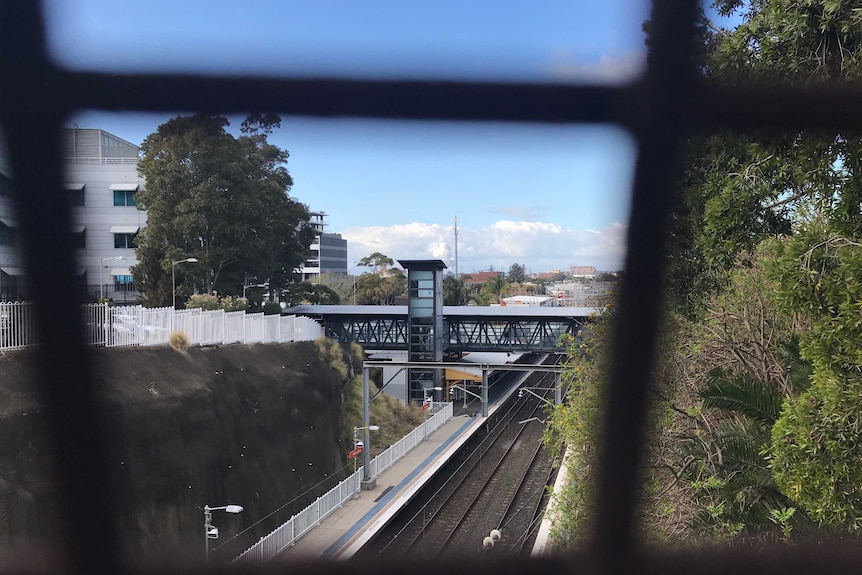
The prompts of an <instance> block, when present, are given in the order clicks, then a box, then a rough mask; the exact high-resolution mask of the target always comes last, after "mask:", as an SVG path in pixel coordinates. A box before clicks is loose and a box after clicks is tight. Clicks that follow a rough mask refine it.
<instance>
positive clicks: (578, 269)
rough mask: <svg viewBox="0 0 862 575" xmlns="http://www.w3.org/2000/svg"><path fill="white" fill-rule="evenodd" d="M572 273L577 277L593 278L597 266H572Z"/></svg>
mask: <svg viewBox="0 0 862 575" xmlns="http://www.w3.org/2000/svg"><path fill="white" fill-rule="evenodd" d="M571 274H572V276H574V277H576V278H592V277H595V276H596V267H595V266H572V270H571Z"/></svg>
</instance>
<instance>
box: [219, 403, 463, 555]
mask: <svg viewBox="0 0 862 575" xmlns="http://www.w3.org/2000/svg"><path fill="white" fill-rule="evenodd" d="M433 408H434V409H433V411H435V413H434V415H432V416H431V417H429V418H428V419H427V420H425V421H424V422H423V423H422V425H420V426H418V427H416V429H414V430H413V431H411V432H410V433H408V434H407V435H405V436H404V437H402V438H401V439H399V440H398V442H397V443H395V444H394V445H392V446H390V447H389V448H388V449H386V450H385V451H383V453H381V454H380V455H378V456H377V457H375V458H374V459H372V460H371V463H370V465H369V468H370V469H371V477H377V475H378V474H379V473H382V472H383V471H385V470H386V469H388V468H389V467H391V466H392V465H393V464H394V463H395V462H396V461H398V460H399V459H401V458H402V457H404V456H405V455H406V454H407V453H408V452H409V451H410V450H411V449H413V448H414V447H416V446H417V445H419V443H420V442H421V441H422V440H423V439H425V438H426V437H428V436H429V435H431V434H432V433H433V432H435V431H437V430H438V429H440V427H442V426H443V424H444V423H446V422H447V421H449V420H450V419H452V416H453V414H454V409H453V407H452V404H451V403H434V404H433ZM362 471H363V468H362V467H360V468H359V469H357V470H356V471H354V472H353V473H352V474H351V475H350V476H349V477H348V478H347V479H344V480H342V481H341V482H340V483H339V484H338V485H336V486H335V487H333V488H332V489H330V490H329V491H327V492H326V493H324V494H323V495H321V496H320V497H318V498H317V499H315V500H314V502H313V503H312V504H311V505H309V506H308V507H306V508H305V509H303V510H302V511H300V512H299V513H297V514H296V515H294V516H293V517H291V518H290V519H288V520H287V521H285V522H284V523H282V524H281V525H279V526H278V527H277V528H275V529H274V530H273V531H272V532H271V533H269V534H268V535H265V536H263V537H261V538H260V540H258V542H257V543H255V544H254V545H252V546H251V547H249V548H248V549H246V550H245V551H243V552H242V553H241V554H240V555H239V556H238V557H237V558H236V559H234V562H236V561H267V560H269V559H272V558H273V557H275V556H276V555H278V554H279V553H281V552H282V551H283V550H284V549H286V548H287V547H289V546H291V545H293V544H294V543H296V541H297V540H298V539H299V538H300V537H302V536H303V535H305V534H306V533H308V532H309V531H311V529H312V528H314V526H315V525H317V524H319V523H320V522H321V521H323V519H325V518H326V517H327V516H328V515H329V514H330V513H332V512H333V511H335V510H336V509H338V508H339V507H341V506H342V505H344V502H345V501H347V500H348V499H350V498H351V497H354V496H355V495H356V494H357V493H358V492H359V489H360V486H361V481H362Z"/></svg>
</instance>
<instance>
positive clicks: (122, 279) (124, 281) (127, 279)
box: [114, 276, 134, 291]
mask: <svg viewBox="0 0 862 575" xmlns="http://www.w3.org/2000/svg"><path fill="white" fill-rule="evenodd" d="M132 284H134V278H133V277H132V276H114V289H115V290H117V291H129V290H131V289H132Z"/></svg>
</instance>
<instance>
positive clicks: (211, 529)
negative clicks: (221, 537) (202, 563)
mask: <svg viewBox="0 0 862 575" xmlns="http://www.w3.org/2000/svg"><path fill="white" fill-rule="evenodd" d="M213 511H226V512H227V513H242V505H223V506H222V507H210V506H209V505H204V540H205V542H206V548H205V549H206V551H205V553H206V555H205V556H204V557H205V558H206V562H207V563H209V560H210V539H218V527H216V526H215V525H213V524H212V519H213V514H212V512H213Z"/></svg>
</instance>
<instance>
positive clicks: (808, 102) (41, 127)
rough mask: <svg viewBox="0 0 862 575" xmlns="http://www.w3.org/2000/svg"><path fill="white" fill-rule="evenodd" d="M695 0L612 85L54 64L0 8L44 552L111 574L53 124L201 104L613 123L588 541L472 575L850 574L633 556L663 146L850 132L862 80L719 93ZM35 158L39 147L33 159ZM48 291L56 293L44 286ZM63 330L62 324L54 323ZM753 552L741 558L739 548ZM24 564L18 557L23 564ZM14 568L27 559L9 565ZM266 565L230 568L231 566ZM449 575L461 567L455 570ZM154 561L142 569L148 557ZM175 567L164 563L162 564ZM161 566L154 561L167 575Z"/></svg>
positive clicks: (108, 518) (807, 564)
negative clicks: (621, 223)
mask: <svg viewBox="0 0 862 575" xmlns="http://www.w3.org/2000/svg"><path fill="white" fill-rule="evenodd" d="M696 5H697V2H695V1H694V0H655V1H654V6H653V13H652V16H651V32H652V36H651V44H650V53H649V57H648V62H647V69H646V71H645V72H644V74H643V75H642V76H641V77H640V78H639V79H637V80H636V81H634V82H632V83H630V84H627V85H623V86H615V87H609V86H598V85H579V86H574V85H566V84H531V83H487V82H484V83H482V82H444V81H421V80H417V81H397V80H381V81H377V80H345V79H308V78H292V77H273V78H260V77H254V78H244V77H236V76H233V77H200V76H193V75H183V74H106V73H95V72H82V71H69V70H65V69H60V68H58V67H56V66H55V65H54V64H53V63H52V62H51V61H50V59H49V57H48V54H47V48H46V42H45V28H44V23H43V20H42V16H41V3H40V2H37V1H35V0H8V1H6V2H2V3H0V67H2V72H3V74H2V76H3V78H5V79H6V80H7V81H6V83H5V84H4V85H3V87H2V88H0V123H2V129H3V131H4V133H5V135H6V137H7V143H8V154H9V159H10V162H11V166H12V169H13V173H14V174H15V179H16V182H17V183H18V185H16V186H14V187H13V192H12V195H13V198H14V204H15V207H16V209H17V213H18V219H19V224H20V230H19V231H20V238H19V239H20V245H21V247H22V251H23V255H24V260H25V269H26V271H27V274H28V275H29V276H30V278H31V279H32V284H33V292H32V296H33V301H34V303H35V306H36V312H37V313H36V317H37V326H38V329H39V332H40V333H41V339H42V341H43V345H42V346H41V348H39V351H38V354H39V357H38V361H37V364H38V369H39V376H40V377H39V386H40V388H39V390H40V393H41V397H42V399H43V401H44V403H45V404H46V412H48V413H51V414H52V416H51V418H50V419H49V425H48V432H49V434H50V439H51V441H52V445H53V447H54V455H55V465H54V469H55V472H56V473H58V474H60V475H61V476H62V477H63V478H64V479H65V480H66V489H65V492H64V494H63V503H62V509H61V518H60V520H61V522H62V524H63V529H62V531H63V533H64V534H65V538H64V540H63V541H62V542H61V543H60V547H59V548H57V549H56V550H55V553H56V556H57V557H58V558H59V559H61V560H63V561H64V562H63V565H65V567H66V570H67V571H70V572H80V573H88V574H89V573H117V572H121V571H125V570H129V569H130V568H134V570H137V571H145V570H146V567H145V566H141V565H134V566H125V567H124V566H123V565H122V561H123V559H122V558H121V556H120V554H119V552H118V551H117V545H116V544H117V540H116V535H115V534H116V529H115V528H114V524H115V522H116V520H117V519H116V509H117V507H116V502H117V501H118V500H119V498H120V494H118V493H115V492H113V491H112V489H113V487H112V486H111V485H110V484H109V483H108V482H107V480H106V478H107V477H108V473H107V457H106V454H107V453H108V449H109V445H108V441H109V434H108V433H107V431H106V417H105V412H104V411H103V405H102V404H101V403H100V402H99V400H98V395H97V389H98V387H99V386H98V382H97V380H96V378H95V377H93V368H92V361H91V359H92V358H91V353H90V350H88V349H87V348H86V347H85V345H84V337H83V335H84V332H83V326H82V324H81V318H80V317H79V316H80V314H79V313H78V312H77V307H76V306H74V305H70V304H71V303H72V302H74V301H78V302H83V301H84V293H83V290H80V291H75V290H78V289H79V288H77V287H76V286H78V284H79V282H76V281H75V267H74V259H73V249H72V247H71V245H70V243H69V242H68V241H66V240H67V238H66V237H65V234H66V232H65V230H68V229H70V224H71V218H70V209H69V207H68V205H66V204H67V203H66V202H51V201H47V202H46V201H43V198H50V197H55V195H56V193H57V192H56V191H57V190H60V189H62V181H63V180H62V163H61V161H60V157H61V146H60V129H61V127H62V126H63V124H64V121H65V119H66V118H67V117H68V115H69V114H71V113H72V112H74V111H75V110H78V109H102V110H132V111H141V112H165V111H177V110H199V111H201V112H206V113H222V114H231V113H243V112H248V111H253V110H259V111H277V112H280V113H283V114H289V115H300V116H316V117H328V118H329V117H345V118H356V117H365V118H390V119H403V120H428V121H439V120H446V121H458V120H462V121H473V122H481V121H497V122H536V123H549V124H574V123H583V122H590V123H607V124H615V125H618V126H621V127H623V128H625V129H627V130H629V132H630V133H631V134H632V135H633V136H634V138H635V139H636V141H637V144H638V149H639V152H638V160H637V166H636V170H635V183H634V191H633V198H632V207H631V217H630V220H629V230H628V246H629V249H628V253H627V256H626V262H625V268H626V276H627V281H626V282H625V283H624V285H623V287H622V290H621V293H620V303H619V311H620V313H619V320H618V325H617V330H616V332H615V333H616V336H615V340H614V353H615V355H616V356H617V357H620V358H624V359H625V360H624V361H613V362H612V365H613V367H612V372H611V373H610V375H609V378H610V379H609V384H610V385H609V395H608V411H607V415H606V417H605V420H604V428H603V443H602V445H601V446H600V449H599V467H598V471H597V473H598V482H597V484H598V486H599V493H598V497H597V501H596V503H595V505H596V508H595V511H596V517H597V523H596V525H595V528H594V530H593V534H592V540H591V541H590V542H589V544H588V546H587V548H586V549H585V550H584V551H583V552H582V553H580V554H578V555H575V556H571V557H556V558H550V559H543V560H540V561H528V560H523V559H511V558H500V560H498V561H495V560H493V558H492V557H490V556H488V555H486V556H484V557H483V561H482V562H481V563H476V564H475V565H472V566H470V570H471V571H473V572H475V573H482V574H484V573H489V574H490V573H495V574H496V573H499V572H501V570H502V572H513V571H514V572H519V573H526V572H528V570H529V571H536V570H540V571H544V572H553V571H560V572H561V571H564V570H565V571H571V570H575V569H578V570H581V569H588V570H590V571H592V572H595V573H608V574H610V573H623V572H632V571H644V572H656V573H690V572H692V571H694V570H697V571H699V572H701V573H727V572H752V573H754V572H757V573H759V574H764V573H788V572H789V573H796V572H803V571H806V570H810V571H817V572H835V571H841V572H860V571H862V569H860V567H862V561H860V559H859V557H860V555H859V554H858V552H855V551H854V550H853V549H849V550H848V549H846V548H845V549H843V550H840V551H835V550H830V552H828V553H827V552H826V551H825V550H824V549H822V548H819V549H816V550H811V549H801V548H798V547H796V548H784V549H779V550H774V551H771V552H769V553H766V552H759V553H756V552H745V551H727V552H722V551H714V552H704V551H698V552H685V551H683V552H655V553H652V554H651V555H650V556H649V557H648V558H647V557H646V556H644V555H643V554H641V553H640V552H638V551H637V549H636V545H635V541H634V538H633V533H632V526H633V516H634V504H635V501H636V487H637V472H636V470H637V463H638V459H639V457H640V453H641V452H640V442H641V433H642V427H643V423H644V417H645V386H646V381H647V374H648V371H649V366H650V361H651V358H652V354H653V349H654V336H655V333H654V331H655V326H656V325H657V324H658V322H657V319H658V315H659V307H660V303H661V293H660V287H661V273H660V272H661V270H662V267H663V266H662V259H663V258H662V250H663V241H664V231H665V219H666V215H667V210H668V207H669V199H670V198H669V193H670V189H671V183H672V177H673V169H674V156H675V152H676V151H677V149H678V147H679V143H680V141H681V139H682V138H683V137H684V136H685V135H686V134H687V133H688V132H689V131H691V130H693V129H701V128H707V129H713V128H719V127H724V128H746V129H800V128H812V127H816V128H844V129H857V130H858V129H859V128H860V125H862V111H860V108H859V106H858V102H859V101H860V96H862V91H860V90H859V89H858V88H853V89H845V90H841V91H837V90H836V91H829V90H813V89H810V90H809V89H796V88H788V87H786V86H754V87H747V88H723V87H716V86H709V85H706V84H704V83H702V81H701V80H699V79H698V78H697V77H696V75H695V74H694V71H693V70H692V69H691V68H690V59H689V54H690V50H691V49H692V48H693V46H692V44H691V43H690V42H688V41H687V40H686V39H687V38H689V37H690V34H689V33H690V32H691V31H692V29H693V26H694V19H695V15H696V7H697V6H696ZM45 158H49V160H47V161H46V159H45ZM57 286H66V288H65V289H66V290H67V291H66V292H65V293H59V292H58V287H57ZM58 326H61V329H58ZM755 553H756V554H755ZM21 559H22V561H25V562H26V561H27V558H21ZM24 564H26V563H24ZM277 568H278V567H277V566H275V565H268V566H258V567H255V566H249V565H243V567H242V570H243V571H244V572H249V571H252V572H254V571H260V572H263V571H275V570H276V569H277ZM440 568H441V567H440V565H434V564H433V563H432V564H427V563H417V562H410V563H409V564H408V563H402V564H399V563H398V562H392V563H387V564H385V565H375V566H373V567H372V566H364V567H363V566H361V565H360V566H353V565H352V564H349V563H348V564H330V565H319V566H306V567H305V568H304V571H305V572H327V573H332V572H336V573H337V572H371V571H372V570H373V572H374V573H377V574H386V573H403V572H404V570H405V569H409V570H410V571H411V572H414V573H431V572H435V573H436V572H438V571H439V570H440ZM458 568H460V569H461V570H463V569H466V568H468V567H467V566H465V565H464V564H463V563H459V564H458ZM151 569H152V570H153V572H156V569H155V568H151ZM173 569H175V570H176V571H177V572H183V569H181V568H179V567H175V568H173ZM165 571H166V569H165V568H164V567H160V568H159V569H158V572H165Z"/></svg>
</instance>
